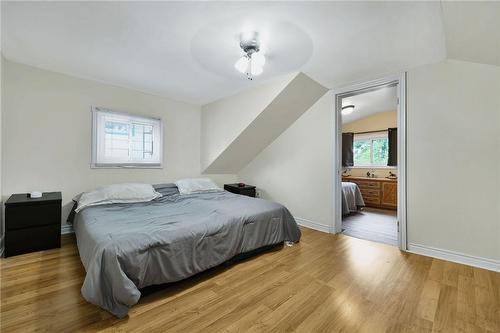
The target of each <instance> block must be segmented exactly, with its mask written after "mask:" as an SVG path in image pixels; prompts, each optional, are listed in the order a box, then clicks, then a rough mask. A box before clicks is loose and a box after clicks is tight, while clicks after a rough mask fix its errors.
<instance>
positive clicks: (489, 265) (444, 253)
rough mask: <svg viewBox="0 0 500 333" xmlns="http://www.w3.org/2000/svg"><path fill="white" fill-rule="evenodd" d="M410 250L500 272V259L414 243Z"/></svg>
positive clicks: (409, 246)
mask: <svg viewBox="0 0 500 333" xmlns="http://www.w3.org/2000/svg"><path fill="white" fill-rule="evenodd" d="M408 252H411V253H415V254H420V255H422V256H426V257H432V258H437V259H442V260H447V261H452V262H456V263H459V264H464V265H469V266H474V267H478V268H484V269H488V270H490V271H495V272H500V260H494V259H489V258H483V257H477V256H471V255H469V254H465V253H460V252H455V251H450V250H444V249H438V248H435V247H431V246H426V245H419V244H413V243H410V244H408Z"/></svg>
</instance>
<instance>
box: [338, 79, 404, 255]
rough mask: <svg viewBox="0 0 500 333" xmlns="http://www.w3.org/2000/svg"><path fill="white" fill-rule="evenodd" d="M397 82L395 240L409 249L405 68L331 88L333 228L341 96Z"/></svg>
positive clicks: (339, 210) (340, 185) (340, 210)
mask: <svg viewBox="0 0 500 333" xmlns="http://www.w3.org/2000/svg"><path fill="white" fill-rule="evenodd" d="M391 85H396V86H397V92H398V108H397V117H398V119H397V124H398V166H397V172H398V208H397V209H398V212H397V218H398V223H399V225H398V244H399V249H400V250H402V251H406V250H407V249H408V241H407V219H406V217H407V216H406V204H407V193H406V184H407V174H406V167H407V165H406V152H407V144H406V139H407V136H406V119H407V118H406V72H402V73H399V74H395V75H390V76H386V77H383V78H380V79H377V80H372V81H368V82H363V83H358V84H353V85H349V86H346V87H342V88H340V89H334V92H333V98H334V101H333V102H334V105H335V109H334V112H332V117H333V142H334V144H333V156H334V159H333V189H332V191H333V202H334V204H333V205H332V208H333V232H334V233H340V232H342V201H341V198H342V196H341V191H342V98H345V97H349V96H354V95H358V94H361V93H365V92H368V91H372V90H376V89H379V88H382V87H386V86H391Z"/></svg>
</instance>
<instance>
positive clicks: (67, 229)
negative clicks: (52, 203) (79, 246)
mask: <svg viewBox="0 0 500 333" xmlns="http://www.w3.org/2000/svg"><path fill="white" fill-rule="evenodd" d="M74 232H75V230H73V226H72V225H70V224H63V225H61V235H65V234H72V233H74Z"/></svg>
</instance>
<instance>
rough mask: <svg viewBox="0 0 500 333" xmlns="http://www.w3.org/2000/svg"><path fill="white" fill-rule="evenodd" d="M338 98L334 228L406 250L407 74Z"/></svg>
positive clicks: (339, 92)
mask: <svg viewBox="0 0 500 333" xmlns="http://www.w3.org/2000/svg"><path fill="white" fill-rule="evenodd" d="M334 99H335V100H334V102H335V112H334V113H333V114H334V124H335V126H334V127H333V128H334V133H333V134H334V135H333V136H334V141H335V144H334V157H335V158H334V170H333V171H334V173H333V176H334V177H333V179H334V184H333V192H334V195H333V199H334V205H333V211H334V214H333V216H334V228H333V230H334V232H335V233H344V234H346V235H348V236H352V237H357V238H363V239H368V240H371V241H376V242H381V243H386V244H390V245H394V246H397V247H399V248H400V249H401V250H406V249H407V240H406V73H402V74H400V75H393V76H390V77H385V78H382V79H379V80H374V81H370V82H366V83H362V84H356V85H351V86H348V87H345V88H342V89H339V90H337V91H335V94H334Z"/></svg>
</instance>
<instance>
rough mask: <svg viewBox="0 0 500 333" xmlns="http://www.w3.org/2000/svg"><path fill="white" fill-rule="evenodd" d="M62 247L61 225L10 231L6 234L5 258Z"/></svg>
mask: <svg viewBox="0 0 500 333" xmlns="http://www.w3.org/2000/svg"><path fill="white" fill-rule="evenodd" d="M55 247H61V225H60V224H53V225H48V226H44V227H36V228H27V229H19V230H10V231H9V232H7V233H6V234H5V256H6V257H10V256H15V255H18V254H23V253H29V252H33V251H41V250H47V249H52V248H55Z"/></svg>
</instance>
